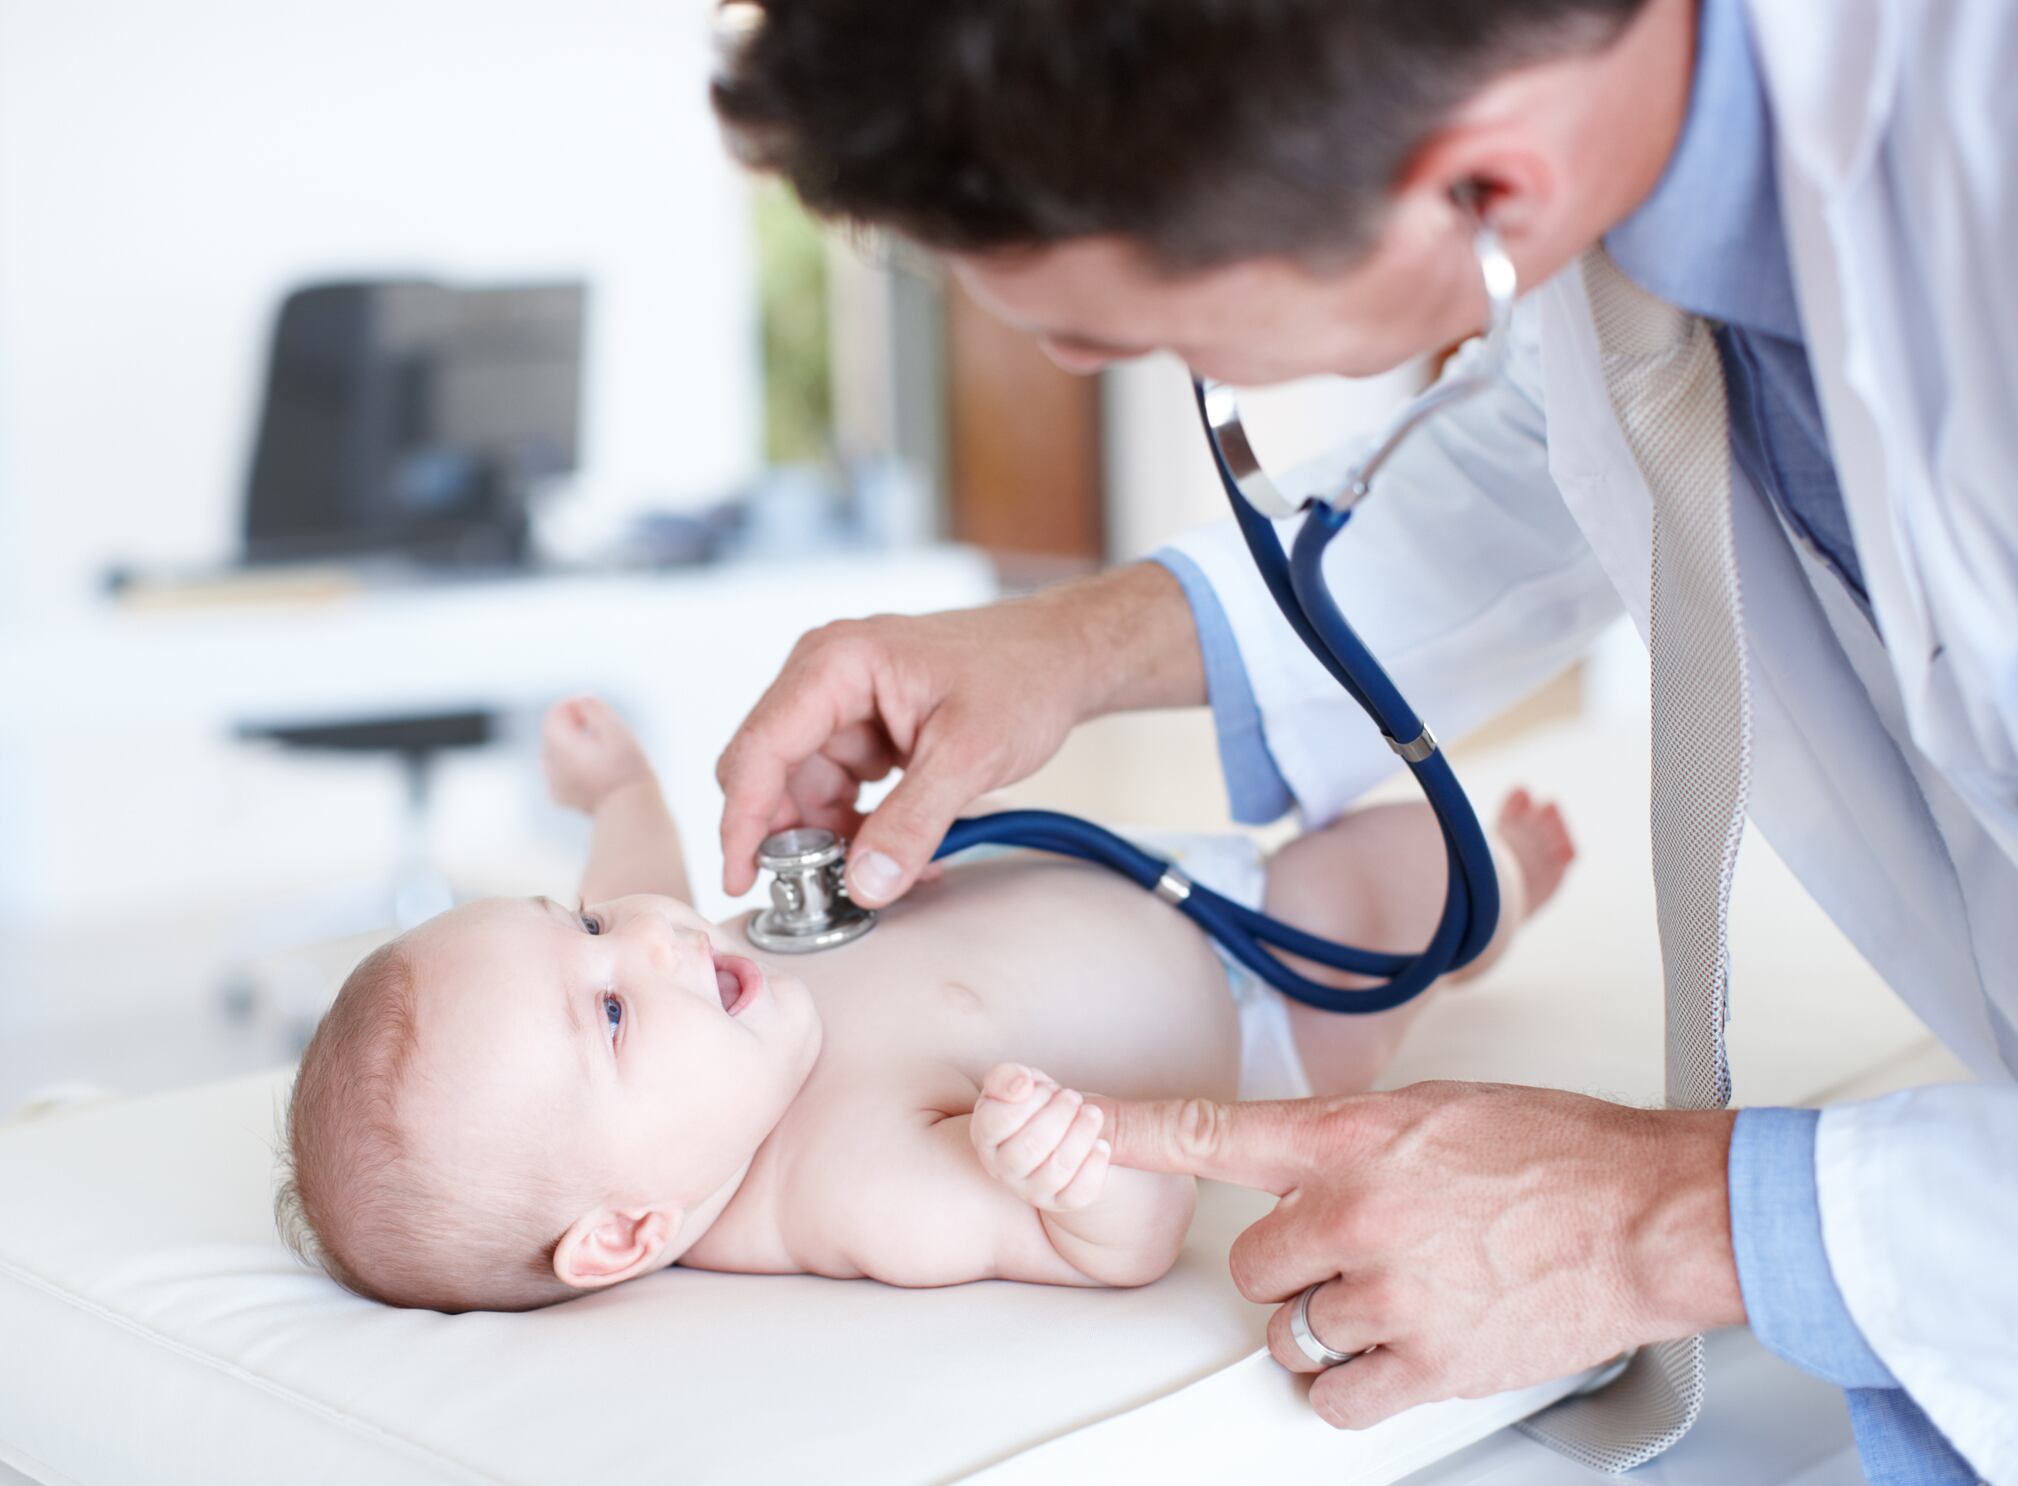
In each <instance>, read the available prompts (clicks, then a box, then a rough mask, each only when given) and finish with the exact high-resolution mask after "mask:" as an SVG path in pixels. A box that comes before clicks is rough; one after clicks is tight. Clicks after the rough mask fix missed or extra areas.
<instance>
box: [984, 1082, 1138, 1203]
mask: <svg viewBox="0 0 2018 1486" xmlns="http://www.w3.org/2000/svg"><path fill="white" fill-rule="evenodd" d="M1102 1118H1103V1116H1102V1114H1101V1110H1100V1106H1099V1105H1097V1104H1088V1103H1086V1102H1085V1101H1084V1100H1083V1099H1082V1098H1081V1097H1080V1095H1079V1091H1078V1090H1076V1089H1061V1088H1060V1087H1059V1086H1058V1085H1057V1083H1055V1082H1054V1081H1053V1080H1051V1079H1049V1078H1047V1077H1045V1076H1044V1075H1043V1074H1041V1073H1039V1072H1038V1071H1037V1070H1036V1069H1034V1068H1025V1067H1023V1066H1022V1064H1020V1063H998V1064H997V1065H996V1066H995V1067H994V1068H992V1069H990V1070H989V1072H988V1077H987V1078H985V1079H983V1080H982V1082H981V1098H980V1101H979V1102H978V1103H976V1104H975V1106H974V1116H973V1119H972V1120H971V1121H970V1122H969V1124H968V1130H969V1132H970V1133H971V1134H972V1136H973V1137H974V1152H975V1154H976V1155H978V1156H979V1157H980V1158H981V1165H982V1168H983V1169H984V1170H985V1171H987V1173H988V1174H989V1175H990V1176H992V1177H994V1178H995V1180H996V1181H998V1182H1000V1183H1001V1184H1002V1185H1003V1186H1005V1187H1007V1188H1008V1189H1009V1190H1010V1191H1012V1192H1014V1193H1015V1194H1016V1195H1017V1196H1018V1197H1021V1198H1022V1199H1023V1200H1024V1201H1025V1202H1027V1203H1029V1204H1030V1205H1031V1206H1032V1207H1035V1208H1041V1209H1043V1210H1044V1211H1046V1212H1070V1211H1071V1210H1073V1209H1075V1208H1081V1207H1087V1206H1089V1205H1091V1204H1092V1203H1094V1202H1097V1201H1098V1200H1099V1198H1100V1194H1101V1192H1102V1191H1103V1190H1105V1188H1106V1186H1107V1163H1108V1159H1109V1157H1110V1156H1111V1155H1112V1154H1113V1147H1112V1146H1110V1145H1109V1144H1108V1143H1107V1142H1106V1141H1104V1140H1102V1139H1100V1138H1099V1137H1100V1123H1101V1120H1102Z"/></svg>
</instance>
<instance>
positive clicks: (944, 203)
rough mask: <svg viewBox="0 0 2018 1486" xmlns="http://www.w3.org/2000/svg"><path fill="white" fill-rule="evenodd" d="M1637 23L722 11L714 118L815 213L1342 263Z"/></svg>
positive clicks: (763, 0)
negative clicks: (1447, 163)
mask: <svg viewBox="0 0 2018 1486" xmlns="http://www.w3.org/2000/svg"><path fill="white" fill-rule="evenodd" d="M1643 4H1644V0H919V3H907V0H730V3H729V4H727V5H725V6H724V7H723V8H722V10H721V12H720V15H721V17H722V24H721V33H722V36H723V46H722V64H721V68H720V71H719V73H718V75H717V77H716V80H715V83H714V103H715V109H716V112H717V113H718V115H719V116H720V118H721V120H722V122H723V125H724V126H725V129H726V131H727V134H728V137H729V140H730V143H731V146H732V148H734V149H735V151H736V152H737V154H738V155H739V156H740V157H741V158H742V159H743V160H744V161H745V162H746V163H748V164H750V165H752V166H754V167H756V168H758V169H760V170H765V171H771V172H775V173H777V174H779V175H782V176H783V177H785V178H786V179H787V180H788V181H790V182H791V184H792V185H793V187H794V188H796V189H797V191H798V193H799V195H800V197H801V198H802V199H803V200H804V201H805V203H806V204H807V206H808V207H810V208H811V209H812V210H813V211H815V212H818V213H820V214H821V215H824V216H830V217H837V218H841V219H844V220H847V221H851V222H854V223H857V224H861V225H868V226H877V227H887V228H890V229H893V230H895V231H897V232H898V233H900V234H902V235H904V236H906V237H909V238H911V239H913V240H915V241H918V242H921V243H924V244H926V245H928V246H931V247H936V248H943V249H950V250H953V251H956V252H972V251H981V250H987V249H993V248H1014V247H1035V246H1041V245H1044V244H1049V243H1055V242H1059V241H1062V240H1064V239H1068V238H1074V237H1084V236H1089V235H1096V234H1105V233H1118V234H1121V235H1124V236H1127V237H1131V238H1134V239H1135V240H1137V241H1138V242H1140V243H1142V244H1143V245H1144V246H1146V247H1147V249H1148V250H1149V252H1150V254H1151V256H1152V257H1153V258H1154V259H1155V260H1156V261H1157V262H1158V263H1160V264H1161V265H1163V266H1164V267H1166V268H1169V269H1172V270H1183V269H1189V268H1200V267H1206V266H1209V265H1212V264H1216V263H1223V262H1227V261H1230V260H1232V259H1236V258H1242V257H1248V256H1255V255H1261V254H1275V253H1289V254H1300V255H1301V254H1308V255H1320V254H1321V255H1325V256H1333V257H1336V256H1346V257H1350V256H1351V255H1354V254H1356V253H1357V252H1359V251H1360V250H1362V249H1363V248H1364V247H1366V246H1367V244H1368V242H1369V241H1370V239H1371V237H1372V236H1373V235H1374V233H1375V231H1376V230H1377V225H1378V220H1379V215H1380V207H1381V203H1382V199H1383V198H1384V196H1385V195H1386V193H1387V190H1388V188H1389V187H1390V185H1391V184H1392V183H1393V182H1394V181H1395V180H1396V178H1397V177H1398V175H1399V174H1400V172H1401V171H1402V169H1403V168H1404V166H1405V165H1406V163H1407V161H1408V159H1409V157H1410V156H1411V154H1412V153H1413V152H1414V151H1415V150H1416V149H1417V148H1418V147H1419V146H1420V145H1421V144H1422V143H1423V142H1424V141H1425V140H1426V139H1427V138H1428V137H1429V136H1430V134H1431V133H1432V132H1433V131H1434V130H1435V128H1436V126H1437V125H1438V123H1439V122H1440V121H1441V120H1442V119H1444V118H1445V117H1447V116H1448V115H1449V114H1450V113H1451V112H1452V111H1453V110H1454V109H1455V108H1456V107H1457V106H1458V105H1460V104H1461V103H1463V102H1464V101H1465V100H1466V99H1467V98H1468V97H1469V96H1470V95H1472V94H1473V93H1474V92H1476V91H1477V90H1478V89H1479V88H1480V87H1481V86H1483V85H1484V84H1485V83H1486V82H1488V81H1490V80H1491V79H1492V78H1493V77H1495V76H1496V75H1498V74H1500V73H1503V72H1506V71H1509V70H1512V69H1513V68H1515V67H1519V66H1523V65H1526V64H1529V63H1533V62H1539V61H1543V60H1546V59H1548V58H1551V57H1556V56H1567V55H1571V54H1574V53H1578V52H1588V51H1595V50H1598V49H1600V48H1602V47H1603V46H1604V45H1606V44H1607V43H1608V42H1610V41H1611V40H1612V39H1613V38H1614V37H1616V36H1617V34H1618V33H1619V31H1620V30H1621V29H1622V28H1623V27H1624V26H1625V24H1626V23H1627V22H1628V21H1630V20H1631V19H1632V18H1633V16H1634V15H1635V14H1637V13H1638V11H1639V10H1640V9H1641V8H1642V5H1643Z"/></svg>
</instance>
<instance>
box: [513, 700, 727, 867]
mask: <svg viewBox="0 0 2018 1486" xmlns="http://www.w3.org/2000/svg"><path fill="white" fill-rule="evenodd" d="M540 761H541V763H542V765H543V766H544V767H545V769H546V776H547V784H548V787H549V788H550V789H551V790H552V791H553V797H554V799H555V801H556V802H558V803H559V804H562V805H568V806H572V807H573V808H574V809H576V810H579V811H581V812H582V813H583V814H584V815H586V816H588V817H589V819H590V821H591V822H593V829H592V832H591V834H590V837H589V859H588V864H587V865H586V866H585V867H584V868H583V869H582V901H583V902H585V903H600V902H604V901H606V900H607V899H610V898H621V897H624V896H626V895H628V894H630V893H663V894H665V895H666V896H667V897H672V898H678V899H679V900H680V901H681V902H683V903H689V902H692V901H693V898H692V894H691V890H690V888H689V887H688V883H687V866H686V861H685V859H684V858H683V857H682V856H681V853H680V832H679V828H678V827H677V826H675V825H674V824H673V815H672V812H671V811H670V810H668V809H667V808H666V801H665V797H664V796H663V795H661V794H660V793H659V781H658V780H657V778H656V777H654V776H653V774H652V766H651V763H650V762H649V761H648V760H647V759H646V758H645V752H644V750H643V749H642V748H640V747H639V746H638V740H637V739H636V737H634V736H633V735H632V733H631V730H630V729H629V728H628V727H626V726H624V722H623V719H622V718H620V717H618V716H617V714H616V712H615V710H614V709H613V708H611V707H610V705H609V704H608V703H607V702H602V701H599V700H597V699H596V698H594V697H575V698H573V699H571V700H569V701H565V702H560V703H558V704H556V705H555V706H553V707H552V708H550V709H549V710H548V712H547V715H546V722H545V724H544V725H543V726H542V728H541V731H540Z"/></svg>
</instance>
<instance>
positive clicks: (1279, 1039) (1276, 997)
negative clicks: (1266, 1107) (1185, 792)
mask: <svg viewBox="0 0 2018 1486" xmlns="http://www.w3.org/2000/svg"><path fill="white" fill-rule="evenodd" d="M1131 835H1132V836H1133V839H1134V840H1135V841H1136V842H1137V843H1138V844H1139V845H1140V846H1141V847H1142V848H1143V849H1144V850H1146V851H1153V852H1155V853H1157V854H1158V855H1159V856H1166V857H1169V858H1170V859H1171V860H1172V861H1174V862H1175V863H1176V864H1177V866H1178V867H1179V868H1180V869H1181V870H1182V871H1183V873H1184V875H1185V876H1187V877H1189V878H1190V879H1191V880H1192V881H1193V882H1198V883H1203V884H1204V885H1205V886H1206V887H1209V888H1211V889H1212V890H1213V891H1214V892H1216V893H1218V894H1219V895H1220V896H1221V897H1225V898H1231V899H1232V900H1233V901H1234V902H1236V903H1238V904H1240V905H1241V906H1242V907H1243V908H1259V907H1261V899H1262V891H1263V889H1264V888H1265V887H1266V886H1267V883H1268V864H1267V863H1266V862H1265V861H1264V860H1263V859H1262V855H1261V848H1260V846H1258V845H1257V844H1256V843H1255V842H1254V841H1252V840H1250V839H1249V838H1248V837H1246V836H1202V835H1182V834H1178V833H1176V832H1170V833H1162V832H1133V833H1131ZM1212 947H1213V948H1214V949H1215V950H1217V951H1218V953H1219V962H1220V963H1221V964H1222V965H1224V966H1225V967H1226V987H1227V989H1228V990H1229V991H1231V992H1232V993H1233V1004H1234V1005H1235V1006H1236V1007H1238V1008H1239V1010H1240V1097H1241V1098H1243V1099H1307V1098H1309V1097H1310V1080H1309V1078H1308V1077H1306V1076H1305V1074H1304V1071H1303V1059H1302V1057H1301V1056H1300V1055H1299V1054H1298V1053H1297V1050H1296V1038H1295V1037H1294V1035H1293V1034H1292V1033H1291V1030H1290V1025H1289V1002H1288V1001H1287V1000H1286V999H1285V998H1284V997H1283V994H1282V993H1281V992H1280V991H1278V990H1276V989H1275V987H1274V986H1272V985H1270V984H1269V983H1268V982H1267V981H1265V980H1263V979H1262V978H1261V977H1260V976H1258V975H1256V974H1255V973H1254V972H1253V971H1252V970H1250V969H1248V968H1247V967H1246V966H1245V965H1243V964H1241V963H1240V961H1238V960H1236V959H1234V958H1233V956H1232V955H1230V954H1228V953H1227V952H1226V950H1225V948H1224V947H1223V946H1221V945H1220V944H1219V942H1218V941H1217V940H1215V941H1213V945H1212Z"/></svg>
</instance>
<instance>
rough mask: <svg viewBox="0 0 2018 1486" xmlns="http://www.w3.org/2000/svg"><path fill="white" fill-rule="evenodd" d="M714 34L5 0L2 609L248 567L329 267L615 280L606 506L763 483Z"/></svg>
mask: <svg viewBox="0 0 2018 1486" xmlns="http://www.w3.org/2000/svg"><path fill="white" fill-rule="evenodd" d="M708 45H709V42H708V34H707V25H706V7H704V6H702V5H699V4H693V3H686V0H344V3H342V4H339V5H323V4H309V3H306V0H179V3H176V4H174V5H156V4H148V3H139V0H0V620H6V619H10V618H11V619H12V620H14V621H16V622H19V621H22V620H24V619H26V618H27V617H28V616H31V615H36V614H42V613H46V612H47V611H48V610H50V609H51V608H67V607H74V606H77V605H79V604H81V603H82V602H83V601H85V599H86V598H87V597H88V596H89V594H90V592H91V589H92V586H93V585H94V584H95V582H96V580H97V578H98V576H99V574H100V573H101V571H102V570H103V568H104V566H105V565H106V564H107V563H108V562H110V561H113V560H123V561H134V562H141V563H145V564H148V565H164V564H174V565H181V564H188V565H200V564H205V563H213V562H217V561H220V560H223V559H225V558H227V557H228V556H229V555H230V554H231V553H232V551H233V549H234V547H235V545H236V540H237V537H236V532H237V520H238V514H239V505H240V500H241V496H242V490H243V482H244V475H245V469H246V464H247V460H248V457H249V453H250V441H251V437H252V432H253V426H254V418H255V416H256V407H255V403H256V400H257V397H258V393H259V387H260V378H261V375H262V367H263V361H264V356H265V352H266V344H267V338H268V335H269V330H270V325H271V320H272V316H273V313H274V310H275V308H276V307H277V305H278V303H279V299H280V296H281V294H282V293H283V291H284V290H285V288H286V287H287V286H289V285H291V284H294V283H297V282H300V281H302V280H305V279H312V278H316V277H324V276H347V275H358V274H401V273H420V274H436V275H442V276H448V277H454V278H459V279H465V280H476V281H509V280H512V279H515V278H530V277H542V276H567V277H584V278H586V279H588V280H589V281H590V283H591V286H592V290H591V292H592V304H591V310H590V315H591V320H590V326H589V332H590V337H591V349H590V361H589V365H588V367H587V384H588V385H587V389H586V391H587V398H588V401H587V404H586V412H587V415H588V421H587V423H586V426H585V428H584V448H583V454H584V462H585V468H584V477H585V480H584V483H585V485H586V486H587V487H588V488H589V489H591V490H592V491H593V492H594V498H595V499H596V500H598V501H604V502H609V503H611V504H612V505H619V504H635V503H640V502H646V501H650V502H665V501H667V500H669V499H670V500H673V501H689V500H698V499H701V498H704V497H707V496H710V495H714V494H719V493H720V491H721V489H722V487H723V486H724V485H725V484H727V483H729V482H732V481H734V480H736V479H738V478H739V477H741V476H743V475H745V474H747V473H748V472H749V471H750V469H751V468H752V467H753V464H754V461H755V459H756V456H757V452H758V448H759V418H760V416H761V408H760V403H759V399H758V397H757V395H756V383H757V376H758V367H757V359H756V358H757V343H756V335H755V322H754V316H755V300H754V294H753V290H752V284H751V258H750V255H749V253H748V251H747V248H746V222H745V215H746V214H745V212H744V209H743V195H742V189H741V183H740V181H739V180H738V178H737V176H736V174H735V172H734V170H733V168H732V167H731V166H730V165H729V164H728V163H727V162H726V160H725V159H724V156H723V152H722V150H721V149H720V147H719V145H718V143H717V141H716V137H715V130H714V126H713V123H712V121H711V119H710V116H709V113H708V109H707V102H706V89H705V77H706V70H707V64H708ZM0 643H6V641H5V640H0Z"/></svg>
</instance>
